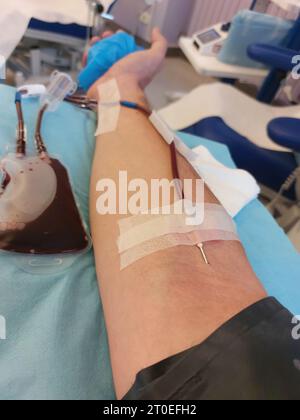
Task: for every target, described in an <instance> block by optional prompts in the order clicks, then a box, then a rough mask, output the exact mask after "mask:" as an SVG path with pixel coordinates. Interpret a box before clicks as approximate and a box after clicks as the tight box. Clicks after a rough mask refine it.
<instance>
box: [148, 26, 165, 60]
mask: <svg viewBox="0 0 300 420" xmlns="http://www.w3.org/2000/svg"><path fill="white" fill-rule="evenodd" d="M167 49H168V42H167V40H166V38H165V37H164V36H163V35H162V34H161V32H160V29H159V28H154V29H153V31H152V46H151V49H150V50H151V52H154V53H155V54H158V55H159V56H161V57H164V56H165V55H166V52H167Z"/></svg>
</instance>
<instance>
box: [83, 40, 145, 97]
mask: <svg viewBox="0 0 300 420" xmlns="http://www.w3.org/2000/svg"><path fill="white" fill-rule="evenodd" d="M141 50H142V48H141V47H139V46H138V45H137V44H136V42H135V39H134V37H133V36H131V35H128V34H127V33H125V32H119V33H117V34H115V35H112V36H111V37H109V38H105V39H103V40H101V41H99V42H97V43H96V44H95V45H94V46H93V47H91V49H90V51H89V53H88V60H87V66H86V67H85V68H84V69H83V70H82V71H81V73H80V74H79V76H78V83H79V87H80V88H82V89H84V90H85V91H87V90H88V89H89V88H90V87H91V86H92V85H93V84H94V83H95V82H96V81H97V80H98V79H99V78H100V77H101V76H103V75H104V74H105V73H106V72H107V71H108V70H109V69H110V68H111V67H112V66H113V65H114V64H115V63H116V62H117V61H119V60H121V59H122V58H124V57H126V56H127V55H129V54H131V53H134V52H137V51H141Z"/></svg>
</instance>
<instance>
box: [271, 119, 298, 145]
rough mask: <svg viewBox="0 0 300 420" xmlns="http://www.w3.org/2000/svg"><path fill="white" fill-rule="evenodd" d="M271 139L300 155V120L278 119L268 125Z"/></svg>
mask: <svg viewBox="0 0 300 420" xmlns="http://www.w3.org/2000/svg"><path fill="white" fill-rule="evenodd" d="M268 134H269V137H270V138H271V139H272V140H273V141H274V142H275V143H277V144H279V145H280V146H283V147H286V148H288V149H291V150H293V151H294V152H297V153H300V120H299V119H296V118H276V119H275V120H273V121H271V122H270V124H269V125H268Z"/></svg>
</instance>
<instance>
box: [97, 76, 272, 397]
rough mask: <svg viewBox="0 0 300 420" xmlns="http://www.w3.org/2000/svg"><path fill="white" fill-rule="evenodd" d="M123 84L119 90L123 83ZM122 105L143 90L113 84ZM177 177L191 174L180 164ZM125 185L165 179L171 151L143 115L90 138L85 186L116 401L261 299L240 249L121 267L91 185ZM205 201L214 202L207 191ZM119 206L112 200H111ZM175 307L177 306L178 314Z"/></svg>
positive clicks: (173, 252)
mask: <svg viewBox="0 0 300 420" xmlns="http://www.w3.org/2000/svg"><path fill="white" fill-rule="evenodd" d="M124 84H125V85H124ZM119 88H120V92H121V97H122V99H124V100H130V101H136V102H139V103H143V104H144V105H145V103H146V101H145V98H144V95H143V92H142V91H141V90H140V89H139V88H138V87H137V86H136V85H135V83H132V84H130V80H128V79H127V80H126V81H125V80H120V81H119ZM179 165H180V170H181V174H182V176H183V177H184V178H189V179H190V178H194V177H196V174H195V173H194V172H193V171H191V168H190V166H189V165H188V164H187V162H185V161H184V160H183V159H181V160H180V162H179ZM122 170H123V171H127V173H128V181H130V180H131V179H135V178H139V179H140V178H142V179H144V180H145V181H146V182H147V183H148V184H149V185H150V182H151V180H152V179H162V178H164V179H169V180H172V166H171V158H170V148H169V146H168V145H167V144H166V143H165V142H164V140H163V139H162V138H161V137H160V135H159V134H158V133H157V132H156V131H155V129H154V128H153V127H152V125H151V124H150V122H149V121H148V119H147V118H146V117H145V115H144V114H143V113H141V112H138V111H133V110H129V109H122V111H121V115H120V120H119V123H118V127H117V130H116V131H115V132H113V133H110V134H105V135H103V136H100V137H99V138H98V139H97V146H96V151H95V157H94V165H93V173H92V181H91V223H92V235H93V242H94V250H95V258H96V265H97V274H98V278H99V283H100V290H101V297H102V301H103V305H104V311H105V317H106V323H107V327H108V334H109V341H110V350H111V359H112V365H113V371H114V378H115V384H116V388H117V393H118V395H119V396H123V395H124V393H125V392H126V391H128V390H129V387H130V385H132V383H133V381H134V378H135V375H136V374H137V373H138V371H140V370H141V369H143V368H145V367H147V366H149V365H151V364H153V363H156V362H158V361H160V360H162V359H164V358H166V357H168V356H170V355H173V354H175V353H178V352H180V351H182V350H185V349H187V348H189V347H191V346H192V345H194V344H198V343H200V342H201V341H203V340H204V339H205V338H206V337H207V336H208V335H210V334H211V333H212V332H213V331H214V330H215V329H217V328H218V327H219V326H220V325H222V323H223V322H225V321H226V320H228V319H229V318H231V317H232V316H234V315H235V314H236V313H238V312H239V311H240V310H242V309H244V308H245V307H247V306H249V305H250V304H251V303H254V302H255V301H257V300H259V299H260V298H262V297H264V296H265V293H264V291H263V289H262V287H261V286H260V284H259V282H258V280H257V279H256V277H255V275H254V273H253V271H252V269H251V267H250V265H249V263H248V261H247V258H246V256H245V253H244V251H243V248H242V246H241V245H240V244H238V243H235V242H228V243H217V244H210V245H207V253H208V256H209V259H210V262H211V265H210V266H207V265H205V264H204V263H203V260H202V258H201V255H200V252H199V250H197V248H196V247H176V248H173V249H170V250H168V251H162V252H159V253H156V254H154V255H151V256H149V257H147V258H145V259H144V260H141V261H139V262H137V263H136V264H134V265H132V266H130V267H128V268H127V269H126V270H123V271H121V270H120V258H119V255H118V249H117V238H118V235H119V230H118V221H119V219H121V218H122V217H124V216H121V215H106V216H100V215H99V214H98V213H97V211H96V201H97V198H98V195H97V192H96V184H97V182H98V181H99V180H100V179H104V178H109V179H112V180H114V181H115V182H116V184H117V185H118V179H119V171H122ZM205 196H206V197H205V200H206V201H215V198H214V197H213V195H212V194H211V193H210V191H209V190H208V189H206V193H205ZM118 204H119V203H118ZM178 308H180V309H181V311H180V312H178Z"/></svg>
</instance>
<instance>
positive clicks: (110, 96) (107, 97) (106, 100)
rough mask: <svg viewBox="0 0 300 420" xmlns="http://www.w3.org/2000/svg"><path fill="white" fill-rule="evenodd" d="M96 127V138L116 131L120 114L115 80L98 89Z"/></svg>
mask: <svg viewBox="0 0 300 420" xmlns="http://www.w3.org/2000/svg"><path fill="white" fill-rule="evenodd" d="M98 93H99V102H98V127H97V131H96V134H95V135H96V136H99V135H101V134H107V133H112V132H113V131H116V129H117V127H118V122H119V118H120V112H121V105H120V101H121V94H120V91H119V87H118V83H117V81H116V80H115V79H112V80H110V81H109V82H106V83H102V84H101V85H99V87H98Z"/></svg>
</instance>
